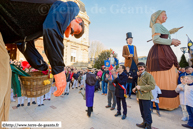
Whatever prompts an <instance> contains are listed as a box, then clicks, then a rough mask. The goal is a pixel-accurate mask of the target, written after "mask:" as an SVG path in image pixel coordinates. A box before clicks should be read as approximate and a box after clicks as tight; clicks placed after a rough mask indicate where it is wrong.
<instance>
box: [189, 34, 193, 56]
mask: <svg viewBox="0 0 193 129" xmlns="http://www.w3.org/2000/svg"><path fill="white" fill-rule="evenodd" d="M190 50H193V42H192V41H191V39H190V38H189V37H188V53H190Z"/></svg>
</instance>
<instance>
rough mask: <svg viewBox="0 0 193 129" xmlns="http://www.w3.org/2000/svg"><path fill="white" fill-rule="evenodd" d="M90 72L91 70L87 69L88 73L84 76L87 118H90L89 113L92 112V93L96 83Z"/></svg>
mask: <svg viewBox="0 0 193 129" xmlns="http://www.w3.org/2000/svg"><path fill="white" fill-rule="evenodd" d="M91 70H92V69H91V68H88V73H87V74H86V106H87V107H88V110H87V115H88V117H90V116H91V112H93V103H94V92H95V83H96V75H95V74H93V73H92V72H91Z"/></svg>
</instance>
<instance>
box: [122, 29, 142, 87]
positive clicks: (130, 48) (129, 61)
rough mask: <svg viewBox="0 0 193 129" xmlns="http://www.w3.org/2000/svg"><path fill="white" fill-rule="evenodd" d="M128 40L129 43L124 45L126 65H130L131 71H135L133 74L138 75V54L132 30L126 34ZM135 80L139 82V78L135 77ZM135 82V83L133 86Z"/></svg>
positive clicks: (123, 54)
mask: <svg viewBox="0 0 193 129" xmlns="http://www.w3.org/2000/svg"><path fill="white" fill-rule="evenodd" d="M126 41H127V45H125V46H123V53H122V56H123V57H124V58H125V67H129V68H130V71H132V72H133V75H134V76H137V71H138V69H137V64H138V56H137V49H136V46H134V45H132V42H133V37H132V33H131V32H128V33H127V34H126ZM134 82H135V83H137V78H134ZM135 83H133V86H134V85H135Z"/></svg>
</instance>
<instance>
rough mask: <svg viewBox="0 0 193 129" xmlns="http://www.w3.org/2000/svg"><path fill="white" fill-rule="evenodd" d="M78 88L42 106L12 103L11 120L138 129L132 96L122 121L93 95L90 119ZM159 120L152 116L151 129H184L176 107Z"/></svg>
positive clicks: (65, 128)
mask: <svg viewBox="0 0 193 129" xmlns="http://www.w3.org/2000/svg"><path fill="white" fill-rule="evenodd" d="M78 92H79V90H78V89H70V94H69V95H68V96H67V95H65V96H64V95H62V96H61V97H54V96H53V95H52V98H51V101H44V106H41V107H38V106H37V104H36V105H32V104H31V106H30V107H28V106H27V100H25V104H24V107H19V108H16V107H15V106H16V105H17V102H11V105H10V117H9V120H10V121H61V122H62V129H139V128H137V127H136V126H135V124H136V123H141V122H142V118H141V116H140V111H139V105H138V103H137V101H136V98H135V96H134V95H133V96H132V99H129V98H127V107H128V110H127V118H126V119H125V120H121V116H120V117H114V114H116V110H114V111H111V110H110V109H109V108H108V109H106V108H105V106H106V105H107V96H104V95H101V92H100V91H99V92H96V93H95V98H94V108H93V110H94V112H93V113H92V115H91V117H90V118H89V117H88V116H87V115H86V111H85V110H86V109H87V108H86V104H85V100H83V97H82V96H81V94H79V93H78ZM160 113H161V115H162V116H161V117H158V116H157V114H156V113H155V110H154V113H153V114H152V118H153V124H152V126H153V129H183V127H182V126H181V124H184V123H186V122H183V121H181V117H182V112H181V109H180V108H178V109H176V110H174V111H164V110H161V111H160Z"/></svg>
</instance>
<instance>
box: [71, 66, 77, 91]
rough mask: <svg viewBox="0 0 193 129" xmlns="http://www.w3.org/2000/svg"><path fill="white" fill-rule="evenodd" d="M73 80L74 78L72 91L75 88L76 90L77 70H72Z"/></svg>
mask: <svg viewBox="0 0 193 129" xmlns="http://www.w3.org/2000/svg"><path fill="white" fill-rule="evenodd" d="M73 78H74V82H73V86H72V89H74V88H75V87H76V89H78V73H77V70H74V74H73Z"/></svg>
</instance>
